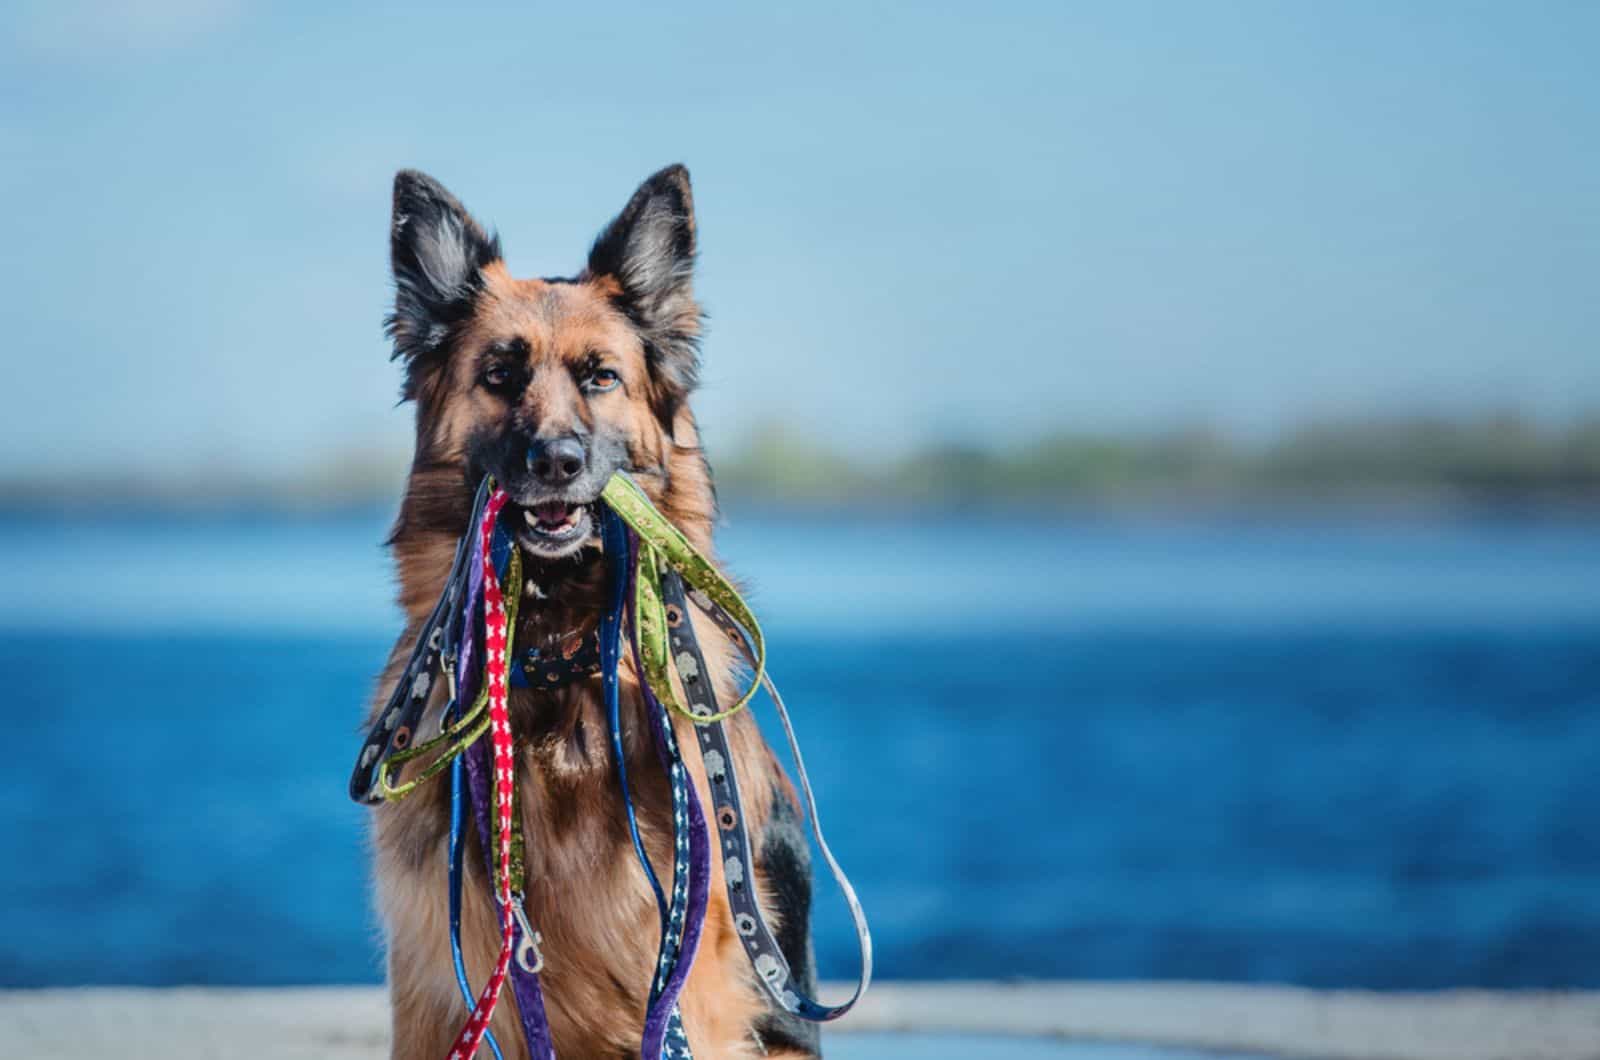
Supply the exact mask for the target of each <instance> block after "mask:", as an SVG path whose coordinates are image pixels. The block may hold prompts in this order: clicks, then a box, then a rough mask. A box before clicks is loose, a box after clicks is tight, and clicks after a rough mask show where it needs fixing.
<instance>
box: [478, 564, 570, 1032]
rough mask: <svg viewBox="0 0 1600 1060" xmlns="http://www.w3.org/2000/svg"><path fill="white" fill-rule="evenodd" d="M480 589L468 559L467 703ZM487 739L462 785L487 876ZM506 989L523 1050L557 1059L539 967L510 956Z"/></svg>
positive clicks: (523, 944) (522, 942)
mask: <svg viewBox="0 0 1600 1060" xmlns="http://www.w3.org/2000/svg"><path fill="white" fill-rule="evenodd" d="M482 595H483V568H482V567H481V566H480V565H478V564H473V565H472V567H471V573H470V574H469V576H468V581H467V601H466V613H465V615H464V616H463V621H462V633H461V650H460V658H459V665H458V669H457V673H458V675H459V676H458V678H457V682H458V689H459V691H458V693H457V695H458V696H459V700H460V702H463V703H470V702H471V701H472V699H473V697H474V696H476V695H477V691H478V689H477V681H476V680H475V678H476V677H477V676H478V674H477V671H475V670H474V668H473V667H472V665H471V663H472V651H473V645H474V641H475V638H476V636H477V622H476V619H477V606H478V601H479V600H480V598H481V597H482ZM489 753H490V749H489V743H488V741H487V740H478V741H477V742H476V743H474V744H473V745H472V746H471V747H469V748H467V749H466V751H465V752H463V758H464V759H465V760H466V772H467V787H468V790H469V792H470V793H471V802H472V810H473V817H474V818H475V819H476V820H477V822H478V841H479V845H480V846H481V847H482V848H483V853H484V859H485V864H486V866H487V867H488V870H489V875H490V877H491V878H493V876H494V862H493V856H492V854H491V851H492V850H493V849H494V848H493V846H492V845H491V844H490V841H489V801H490V800H489V762H488V759H489ZM523 923H525V921H523V920H521V919H519V922H518V926H517V931H518V933H519V934H521V933H522V932H523V931H525V928H524V927H523V926H522V925H523ZM531 941H532V940H531V939H526V938H521V939H519V940H518V942H517V947H516V952H517V953H518V954H522V953H524V952H526V948H527V945H528V944H529V943H530V942H531ZM510 979H511V993H512V996H514V997H515V998H516V999H517V1015H518V1016H519V1017H520V1018H521V1020H522V1034H523V1037H524V1038H525V1039H526V1040H527V1043H528V1054H529V1056H530V1057H532V1058H533V1060H556V1050H555V1046H554V1045H553V1044H552V1043H551V1041H550V1021H549V1018H548V1017H547V1016H546V1015H545V1011H544V991H543V990H541V989H540V987H539V973H538V972H533V971H529V970H527V969H526V968H524V967H523V965H522V961H521V958H520V957H519V958H518V959H516V960H513V961H512V962H511V969H510Z"/></svg>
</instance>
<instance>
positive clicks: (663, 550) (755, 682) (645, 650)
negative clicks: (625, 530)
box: [600, 471, 767, 725]
mask: <svg viewBox="0 0 1600 1060" xmlns="http://www.w3.org/2000/svg"><path fill="white" fill-rule="evenodd" d="M600 496H601V499H602V500H604V501H605V502H606V504H607V506H609V507H610V508H611V510H612V511H614V512H616V513H617V515H618V516H619V517H620V518H621V519H622V520H623V522H625V523H627V524H628V526H629V527H630V528H631V529H632V530H633V532H634V533H635V534H637V535H638V536H639V550H640V561H639V564H638V577H637V579H636V580H635V585H634V618H635V620H636V625H635V636H636V639H637V643H638V645H639V649H640V652H639V654H640V656H641V658H642V659H643V661H644V664H645V672H646V674H647V675H648V676H649V678H650V684H651V687H652V688H653V689H654V690H655V692H656V695H657V696H658V697H659V698H660V699H661V700H662V702H664V703H666V704H667V705H668V706H670V707H671V708H672V709H673V710H675V711H677V712H678V713H679V714H682V715H683V716H684V717H686V718H688V719H690V720H691V721H693V722H694V723H695V724H696V725H709V724H711V723H712V722H716V721H722V720H723V719H725V718H730V717H732V716H733V715H735V714H737V713H739V711H741V710H743V709H744V708H745V707H746V706H748V705H749V704H750V700H751V699H753V698H754V697H755V694H756V691H757V690H758V689H759V688H760V687H761V676H762V674H763V673H765V672H766V665H767V645H766V638H765V637H764V636H763V635H762V632H761V624H760V623H759V622H757V621H756V616H755V614H754V613H753V612H752V611H751V610H750V607H749V605H748V604H746V603H745V602H744V598H743V597H742V596H740V595H739V591H738V590H737V589H735V588H734V587H733V584H732V583H731V582H729V581H728V579H727V578H726V577H725V576H724V575H723V574H722V572H721V571H719V570H717V568H716V567H715V566H714V565H713V564H712V563H711V561H710V560H708V559H707V558H706V557H705V556H703V555H701V554H700V551H699V550H698V549H696V548H695V547H694V546H693V545H692V544H690V543H689V539H688V538H686V537H684V536H683V532H682V531H681V530H679V529H678V528H677V527H676V526H673V525H672V523H670V522H668V521H667V518H666V516H664V515H662V514H661V513H660V512H659V511H657V510H656V506H655V505H654V504H653V503H651V501H650V498H649V497H648V496H646V495H645V492H644V490H643V489H641V488H640V487H639V484H638V483H637V482H635V481H634V480H633V478H632V477H631V476H630V475H628V474H627V473H626V472H623V471H619V472H617V473H616V474H614V475H612V476H611V479H610V481H608V482H607V483H606V486H605V489H604V490H602V491H601V493H600ZM663 566H666V567H670V568H671V569H672V570H675V571H677V572H678V574H679V576H680V577H682V578H683V580H684V581H685V582H687V583H688V584H689V586H690V588H691V589H693V590H694V591H693V592H692V593H691V594H690V595H691V597H692V598H696V600H695V602H696V604H700V601H701V600H702V599H703V600H704V601H706V604H715V605H716V606H718V607H720V608H722V610H723V613H724V614H726V615H729V616H731V617H732V618H733V619H734V620H735V621H737V623H738V625H739V626H740V627H741V632H742V635H743V636H744V638H745V640H746V641H747V643H748V645H749V646H750V647H751V649H752V650H751V651H750V652H748V653H747V656H748V657H749V658H750V665H751V670H752V673H751V677H750V687H748V688H747V689H745V690H744V691H743V692H741V693H740V694H739V696H738V697H737V698H736V699H735V700H734V702H733V705H732V706H730V707H728V708H727V709H726V710H722V711H717V710H714V709H712V708H711V707H710V706H708V705H706V704H698V705H696V706H691V707H685V706H684V705H683V703H682V702H681V701H680V700H679V699H678V695H677V692H676V691H675V690H674V689H673V687H672V681H671V680H670V678H669V677H668V674H667V668H668V665H669V662H670V658H671V653H670V651H669V649H668V647H667V633H666V630H667V625H668V621H667V617H668V616H667V612H666V606H665V604H664V603H663V601H662V598H661V568H662V567H663ZM701 606H705V605H701ZM680 672H681V670H680ZM697 707H698V709H697Z"/></svg>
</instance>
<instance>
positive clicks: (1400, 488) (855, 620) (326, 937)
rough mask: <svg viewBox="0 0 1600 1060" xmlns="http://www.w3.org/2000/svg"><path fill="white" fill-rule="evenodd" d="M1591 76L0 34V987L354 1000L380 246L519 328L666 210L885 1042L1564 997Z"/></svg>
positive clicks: (1546, 9)
mask: <svg viewBox="0 0 1600 1060" xmlns="http://www.w3.org/2000/svg"><path fill="white" fill-rule="evenodd" d="M1596 54H1600V6H1596V5H1594V4H1590V3H1581V2H1559V0H1557V2H1551V3H1541V4H1538V5H1531V6H1529V5H1523V6H1520V7H1519V6H1516V5H1462V4H1458V3H1453V2H1430V0H1419V2H1416V3H1408V4H1405V5H1394V4H1388V3H1379V2H1360V0H1352V2H1349V3H1341V4H1338V5H1304V4H1303V5H1287V4H1278V3H1271V2H1256V0H1237V2H1229V3H1219V4H1206V5H1197V4H1176V3H1159V2H1153V3H1150V2H1125V3H1124V2H1119V3H1097V2H1083V3H1073V4H1059V3H1040V2H1029V0H1016V2H1006V3H998V4H990V5H983V6H981V7H975V6H973V5H951V4H919V5H893V4H883V5H877V4H875V5H859V4H830V3H826V2H824V3H818V4H809V5H806V6H804V7H792V6H786V5H747V4H746V5H742V4H734V3H725V2H724V3H709V4H706V5H674V6H671V7H665V6H662V5H659V4H657V5H651V4H642V3H630V2H627V0H619V2H618V3H615V4H610V5H607V6H606V7H605V8H604V9H603V10H602V9H591V8H589V7H585V6H583V5H563V6H556V7H551V6H548V5H545V6H534V5H528V4H521V3H516V4H513V3H493V2H485V3H471V4H460V5H453V6H452V7H451V8H450V9H449V10H448V11H446V10H445V9H443V8H442V7H441V6H440V5H438V4H437V3H413V2H409V0H396V2H394V3H391V4H387V5H385V7H384V10H383V12H382V14H381V16H380V15H377V14H374V13H373V12H372V11H369V10H365V9H361V8H358V7H343V6H337V5H311V4H303V3H283V4H272V5H267V4H261V3H256V2H253V0H144V2H141V3H127V2H123V0H18V2H16V3H12V4H8V5H5V6H4V9H3V10H0V100H3V101H4V102H3V104H0V157H3V159H4V164H3V165H0V201H4V202H5V203H6V204H7V206H8V210H7V214H6V216H7V229H6V236H5V241H4V245H5V247H6V253H4V254H0V310H3V312H0V317H3V319H4V320H5V321H6V337H5V342H4V343H3V348H0V357H3V358H4V361H3V364H4V369H5V379H6V383H7V388H8V389H7V396H8V398H9V400H8V402H7V404H6V408H5V413H4V414H3V415H0V562H3V564H4V576H3V578H0V674H3V675H4V677H5V681H6V687H7V695H6V699H5V704H4V706H3V707H0V723H3V726H0V728H3V731H4V732H5V734H6V737H7V747H8V754H7V755H6V765H5V768H4V769H3V770H0V807H3V811H0V813H3V815H4V823H3V826H0V986H38V985H49V984H61V985H72V984H87V983H133V984H173V983H312V982H320V983H332V982H372V981H376V979H377V978H378V975H379V968H380V956H379V939H378V936H377V931H376V928H375V925H374V923H373V918H372V914H371V911H370V909H369V903H368V880H367V879H366V876H365V872H366V869H365V867H364V865H365V859H364V854H363V814H364V811H363V810H361V809H359V808H358V807H356V806H353V805H351V804H350V803H349V802H348V800H347V798H346V796H345V791H344V785H345V779H346V776H347V772H348V769H349V766H350V759H351V756H352V755H353V754H354V753H355V748H356V744H355V741H356V739H357V738H358V733H357V728H358V726H359V725H360V722H361V719H362V716H363V713H364V709H365V701H366V699H367V696H368V694H369V692H370V689H371V682H372V677H373V675H374V673H375V671H376V670H377V668H378V666H379V664H380V662H381V661H382V659H383V658H384V656H385V654H386V652H387V651H388V650H389V646H390V644H391V642H392V638H393V636H394V635H395V632H396V628H397V625H398V623H397V616H396V613H395V611H394V609H393V607H392V604H391V598H392V595H393V585H392V581H391V576H390V570H389V567H388V564H387V560H386V558H385V556H384V553H383V551H382V548H381V546H380V542H381V540H382V538H383V537H384V534H385V529H386V524H387V522H388V520H389V518H390V517H391V516H392V513H393V510H394V505H395V503H396V500H397V498H398V496H399V491H400V489H401V486H402V482H403V474H404V467H405V463H406V458H407V454H408V452H409V443H410V437H411V431H412V423H411V417H410V411H409V409H408V408H404V407H402V408H397V407H395V405H394V397H395V394H396V390H397V387H398V370H397V368H396V366H394V365H393V364H391V363H389V360H388V356H387V355H388V353H389V349H388V344H387V342H386V341H385V339H384V337H383V335H382V331H381V327H380V320H381V318H382V316H383V314H384V312H385V311H386V309H387V308H388V306H389V304H390V303H391V300H392V291H391V288H390V286H389V278H388V274H387V262H386V252H387V243H386V235H387V231H388V225H389V185H390V181H391V179H392V176H393V173H394V171H395V170H396V169H398V168H400V167H403V166H406V167H413V166H414V167H419V168H422V169H425V170H427V171H429V172H430V173H432V174H433V175H434V176H435V177H437V178H439V179H440V180H441V181H442V182H443V183H445V184H446V185H447V186H449V187H450V188H451V189H452V190H453V191H454V192H455V193H456V194H457V195H459V196H460V197H461V199H462V200H463V201H464V202H465V203H466V205H467V206H468V208H469V209H471V210H472V211H474V212H475V213H476V214H477V215H478V216H479V217H480V218H481V219H483V220H484V221H485V223H487V224H490V225H493V226H495V227H497V228H498V230H499V232H500V233H501V235H502V237H503V238H504V243H505V247H506V252H507V255H508V265H509V267H510V269H511V270H512V272H513V273H514V274H516V275H546V276H550V275H570V274H572V273H573V271H574V270H576V269H578V268H579V267H581V263H582V260H583V252H584V250H585V248H586V247H587V246H588V244H589V241H590V240H591V239H592V238H593V236H594V234H595V233H596V232H597V231H598V230H599V228H600V227H601V226H602V225H603V224H604V223H605V222H606V220H607V219H608V218H610V217H611V216H612V215H613V214H614V213H615V212H616V211H617V210H618V209H620V208H621V206H622V205H623V204H624V203H625V202H626V201H627V197H628V195H629V193H630V192H631V191H632V190H633V188H634V187H635V186H636V184H637V182H638V181H639V180H641V179H642V178H644V177H645V176H646V175H648V174H649V173H651V172H652V171H654V170H656V169H657V168H659V167H661V166H663V165H666V164H668V163H671V162H675V161H683V162H686V163H687V164H688V165H689V167H690V169H691V171H692V172H693V174H694V182H695V183H694V186H695V201H696V211H697V221H698V234H699V239H700V257H699V262H698V265H697V270H698V271H697V279H696V285H697V291H698V293H699V294H700V296H701V297H703V299H704V301H705V303H706V306H707V308H708V309H709V312H710V329H709V331H708V335H707V339H706V343H705V360H706V365H705V377H704V386H703V387H702V389H701V391H700V392H699V393H698V394H697V396H696V400H695V409H696V413H697V416H698V417H699V421H700V423H701V425H702V426H703V427H704V437H705V439H706V444H707V447H708V450H709V452H710V454H711V456H712V458H713V461H714V463H715V466H716V468H717V471H718V474H719V483H720V486H721V489H722V494H723V497H724V499H725V501H726V506H725V507H726V519H725V524H726V525H725V526H724V527H723V528H722V531H721V537H720V540H721V547H722V550H723V553H724V555H725V556H726V558H727V559H728V561H729V563H730V565H731V567H732V569H733V570H734V571H735V572H736V573H738V574H739V575H741V576H743V577H744V578H746V579H747V580H748V582H749V584H750V585H751V588H752V592H753V599H754V602H755V604H756V606H757V609H758V611H759V613H760V614H761V616H762V618H763V621H764V622H765V623H766V624H767V625H768V627H769V629H770V633H771V641H772V649H773V667H774V670H775V672H776V674H777V676H778V679H779V680H780V682H781V683H782V685H783V687H784V689H785V691H786V693H787V695H788V697H789V699H790V701H791V702H792V704H793V706H794V709H795V712H796V715H797V719H796V720H797V724H798V725H799V727H800V731H801V736H802V738H803V740H804V744H805V747H806V749H807V751H808V753H809V764H810V766H811V770H812V774H813V777H814V779H815V781H816V784H817V789H818V796H819V799H820V801H821V807H822V811H823V815H824V818H825V821H826V823H827V824H828V826H829V830H830V834H831V836H832V839H833V842H834V844H835V848H836V850H837V851H838V852H839V854H840V856H841V858H842V860H843V861H844V863H845V864H846V866H847V867H848V868H849V869H850V871H851V872H852V873H853V875H854V878H855V880H856V883H857V885H858V887H859V889H860V891H861V895H862V898H863V900H864V902H865V904H866V906H867V908H868V910H869V911H870V913H871V917H872V921H873V925H874V928H875V932H876V937H877V940H878V953H879V958H880V970H881V972H882V973H883V974H884V975H887V976H890V977H913V978H952V977H994V978H1008V977H1074V978H1112V979H1155V978H1163V979H1167V978H1185V979H1208V980H1237V981H1276V982H1290V983H1298V984H1305V985H1312V986H1351V987H1375V988H1394V989H1398V988H1427V987H1448V986H1483V987H1533V986H1548V987H1576V986H1586V987H1600V962H1596V961H1595V960H1594V959H1593V957H1594V954H1595V953H1596V952H1597V951H1600V831H1597V830H1596V829H1595V827H1594V824H1593V822H1594V816H1595V808H1596V807H1597V806H1600V779H1597V777H1600V772H1597V770H1596V768H1595V764H1596V761H1597V755H1600V710H1597V709H1596V708H1600V356H1596V351H1597V350H1600V300H1597V299H1596V298H1595V297H1594V277H1595V276H1596V275H1600V150H1597V142H1600V141H1597V140H1596V137H1595V136H1594V132H1593V131H1594V130H1595V129H1596V128H1600V64H1597V63H1595V61H1594V56H1595V55H1596ZM769 720H770V719H769ZM818 908H819V921H818V927H817V940H818V946H819V953H820V960H821V965H822V970H823V972H824V973H825V974H826V975H829V976H846V975H848V974H850V973H851V972H852V971H853V968H852V965H851V960H850V953H849V947H848V944H847V938H846V935H845V934H844V931H845V926H846V925H845V922H844V915H843V913H842V911H841V910H840V908H839V906H838V902H837V900H836V898H835V896H833V895H831V893H830V892H829V891H828V889H827V888H826V887H825V886H824V887H823V888H821V891H820V897H819V907H818Z"/></svg>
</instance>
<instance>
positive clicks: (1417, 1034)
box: [0, 982, 1600, 1060]
mask: <svg viewBox="0 0 1600 1060" xmlns="http://www.w3.org/2000/svg"><path fill="white" fill-rule="evenodd" d="M839 993H840V990H839V989H838V988H835V989H833V990H831V991H825V992H824V997H827V998H831V997H836V996H839ZM839 1030H840V1031H843V1032H886V1031H887V1032H893V1031H917V1032H952V1033H963V1034H1007V1035H1023V1036H1034V1037H1051V1038H1057V1039H1079V1040H1086V1041H1099V1042H1128V1043H1143V1044H1149V1045H1161V1046H1169V1047H1183V1048H1197V1049H1210V1050H1229V1051H1244V1052H1257V1053H1264V1054H1267V1055H1269V1056H1278V1057H1294V1058H1307V1060H1311V1058H1317V1060H1600V992H1557V993H1545V992H1529V993H1496V992H1489V991H1451V992H1445V993H1436V994H1376V993H1366V992H1357V991H1315V990H1300V989H1295V988H1291V987H1269V986H1239V985H1223V984H1207V983H1126V984H1122V983H1018V984H998V983H976V982H943V983H912V982H891V983H882V984H878V985H875V986H874V987H873V989H872V992H871V994H869V995H868V997H867V1000H866V1001H865V1002H863V1003H862V1005H861V1007H860V1008H859V1009H858V1010H857V1011H856V1012H853V1013H851V1015H850V1016H849V1017H847V1018H846V1019H845V1020H843V1021H842V1022H841V1024H840V1025H839ZM387 1045H388V1020H387V1013H386V1008H385V1002H384V995H383V991H382V989H381V988H378V987H306V988H298V987H297V988H289V989H207V988H182V989H170V990H157V989H123V988H115V989H81V990H38V991H9V992H0V1056H4V1057H18V1058H21V1057H29V1058H33V1060H56V1058H60V1060H68V1058H71V1060H79V1058H81V1057H83V1056H88V1055H96V1054H108V1055H117V1056H123V1057H131V1058H142V1057H164V1058H183V1057H218V1058H230V1057H238V1058H247V1057H248V1058H269V1060H300V1058H305V1060H310V1058H313V1057H316V1058H324V1060H377V1058H380V1057H383V1056H385V1055H386V1054H387ZM853 1052H854V1053H855V1054H857V1055H866V1054H865V1053H863V1051H862V1050H861V1049H860V1048H856V1049H854V1050H853Z"/></svg>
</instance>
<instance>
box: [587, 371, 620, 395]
mask: <svg viewBox="0 0 1600 1060" xmlns="http://www.w3.org/2000/svg"><path fill="white" fill-rule="evenodd" d="M620 382H622V377H621V376H620V375H618V374H617V373H616V372H613V371H612V370H611V369H609V368H596V369H595V370H594V371H593V372H591V373H590V375H589V389H590V390H593V391H595V392H596V393H602V394H603V393H605V392H606V391H607V390H615V389H616V388H617V384H618V383H620Z"/></svg>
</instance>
